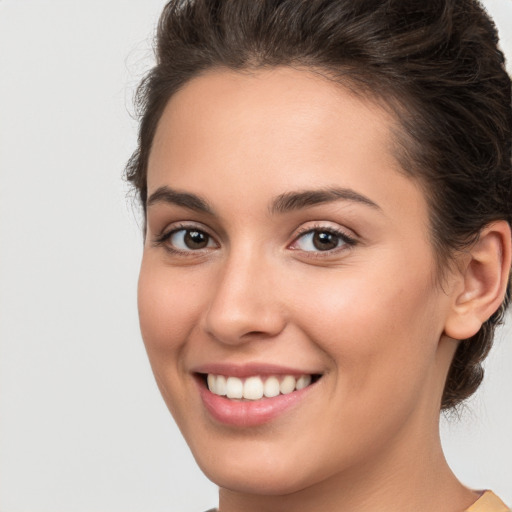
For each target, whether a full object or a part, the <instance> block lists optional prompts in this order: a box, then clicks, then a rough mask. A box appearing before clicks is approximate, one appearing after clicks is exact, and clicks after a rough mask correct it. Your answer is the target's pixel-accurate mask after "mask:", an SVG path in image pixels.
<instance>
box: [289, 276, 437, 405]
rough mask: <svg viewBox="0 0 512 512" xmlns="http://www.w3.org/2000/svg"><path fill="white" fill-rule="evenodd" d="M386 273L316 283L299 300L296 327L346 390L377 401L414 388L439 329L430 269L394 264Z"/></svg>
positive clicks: (430, 359) (431, 359)
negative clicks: (409, 269) (317, 349)
mask: <svg viewBox="0 0 512 512" xmlns="http://www.w3.org/2000/svg"><path fill="white" fill-rule="evenodd" d="M388 269H389V267H388ZM348 273H350V270H349V272H347V274H348ZM390 275H393V274H389V273H387V272H386V273H379V272H366V273H365V275H364V276H363V275H361V276H357V275H355V273H354V272H352V274H351V275H350V276H346V277H344V278H343V279H341V278H340V280H339V283H338V285H337V286H336V281H335V280H330V282H321V281H317V282H316V285H315V286H312V287H311V288H310V289H309V290H308V297H307V303H306V301H304V302H303V303H302V305H301V306H298V307H300V309H301V310H302V314H301V315H299V317H302V326H303V329H304V330H306V331H307V332H308V335H309V337H310V338H311V339H313V340H315V342H316V343H317V344H318V345H319V346H320V347H321V348H322V349H323V350H324V352H325V353H326V354H327V355H328V356H329V357H330V359H331V364H332V367H333V368H334V369H335V371H336V373H337V378H338V379H339V381H340V388H341V389H343V390H344V392H345V393H346V396H348V397H349V399H350V397H354V399H357V400H360V399H361V397H362V396H363V397H364V400H362V401H361V402H360V403H368V401H369V400H375V403H376V406H378V402H379V401H380V400H381V399H382V398H383V397H384V396H387V395H388V396H390V397H391V396H393V395H397V394H398V395H403V398H404V400H407V394H409V395H411V396H412V395H413V394H414V393H419V392H420V391H419V390H420V389H421V386H422V382H424V381H425V380H426V379H428V378H429V372H430V369H431V367H432V366H433V365H434V364H435V354H436V349H437V344H438V341H439V338H440V335H441V333H442V311H441V309H440V308H439V300H438V293H437V290H436V289H435V287H434V285H433V284H432V283H431V279H430V275H426V274H425V272H423V273H420V274H418V273H412V272H407V273H405V272H401V273H398V269H397V273H396V275H395V277H394V278H391V277H390ZM379 276H386V277H385V278H382V277H379ZM340 277H341V276H340ZM312 304H314V307H313V308H312V307H311V305H312Z"/></svg>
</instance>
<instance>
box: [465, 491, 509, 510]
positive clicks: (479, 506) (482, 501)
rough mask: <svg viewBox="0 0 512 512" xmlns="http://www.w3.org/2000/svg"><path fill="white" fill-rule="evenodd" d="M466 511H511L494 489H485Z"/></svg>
mask: <svg viewBox="0 0 512 512" xmlns="http://www.w3.org/2000/svg"><path fill="white" fill-rule="evenodd" d="M466 512H511V509H510V508H508V507H507V506H506V505H505V503H503V501H501V500H500V499H499V498H498V496H496V494H494V493H493V492H492V491H485V492H484V493H483V494H482V496H480V498H478V500H477V501H476V502H475V503H473V505H471V507H469V508H468V509H467V510H466Z"/></svg>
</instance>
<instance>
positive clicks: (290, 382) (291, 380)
mask: <svg viewBox="0 0 512 512" xmlns="http://www.w3.org/2000/svg"><path fill="white" fill-rule="evenodd" d="M296 383H297V382H296V380H295V377H293V376H292V375H287V376H286V377H285V378H284V379H283V380H282V381H281V384H280V386H279V390H280V391H281V393H282V394H283V395H288V394H289V393H291V392H292V391H295V384H296Z"/></svg>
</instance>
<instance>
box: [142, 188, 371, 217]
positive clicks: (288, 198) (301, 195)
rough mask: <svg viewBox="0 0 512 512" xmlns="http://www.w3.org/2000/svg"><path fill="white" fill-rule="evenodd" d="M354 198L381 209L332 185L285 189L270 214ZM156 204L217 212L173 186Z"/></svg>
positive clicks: (156, 195) (160, 191) (155, 196)
mask: <svg viewBox="0 0 512 512" xmlns="http://www.w3.org/2000/svg"><path fill="white" fill-rule="evenodd" d="M340 200H343V201H351V202H356V203H360V204H363V205H365V206H369V207H371V208H374V209H376V210H380V209H381V208H380V206H379V205H378V204H377V203H374V202H373V201H372V200H371V199H369V198H368V197H366V196H363V195H362V194H359V193H358V192H356V191H355V190H352V189H350V188H339V187H330V188H326V189H320V190H300V191H297V192H285V193H284V194H280V195H279V196H277V197H276V198H275V199H274V200H273V201H272V203H271V205H270V207H269V211H270V213H271V214H276V213H286V212H290V211H295V210H300V209H303V208H310V207H312V206H316V205H319V204H323V203H331V202H334V201H340ZM156 203H166V204H172V205H177V206H181V207H184V208H187V209H189V210H194V211H197V212H201V213H207V214H210V215H214V209H213V208H212V207H211V206H210V205H209V204H208V202H207V201H206V200H205V199H202V198H201V197H199V196H197V195H196V194H191V193H188V192H180V191H178V190H173V189H172V188H170V187H167V186H162V187H159V188H157V189H156V190H155V192H153V193H152V194H151V195H150V196H149V198H148V200H147V203H146V205H147V206H148V207H149V206H151V205H153V204H156Z"/></svg>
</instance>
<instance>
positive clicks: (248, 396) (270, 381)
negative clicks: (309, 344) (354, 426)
mask: <svg viewBox="0 0 512 512" xmlns="http://www.w3.org/2000/svg"><path fill="white" fill-rule="evenodd" d="M201 377H202V378H203V380H204V383H205V385H206V387H207V388H208V389H209V391H210V392H211V393H213V394H214V395H217V396H223V397H226V398H229V399H232V400H253V401H254V400H261V399H265V398H274V397H276V396H279V395H289V394H290V393H293V392H294V391H300V390H301V389H304V388H306V387H308V386H310V385H311V384H314V383H315V382H316V381H318V379H320V377H321V375H317V374H313V375H309V374H304V375H297V376H295V375H268V376H259V375H254V376H250V377H246V378H238V377H233V376H225V375H214V374H212V373H208V374H201Z"/></svg>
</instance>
